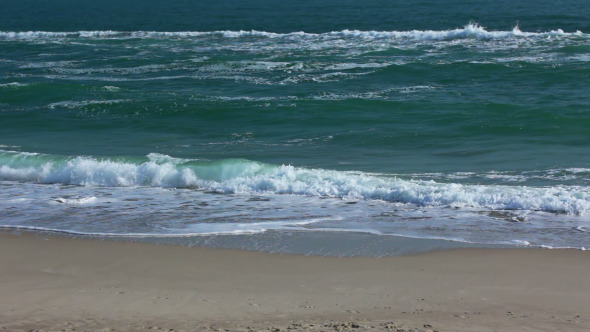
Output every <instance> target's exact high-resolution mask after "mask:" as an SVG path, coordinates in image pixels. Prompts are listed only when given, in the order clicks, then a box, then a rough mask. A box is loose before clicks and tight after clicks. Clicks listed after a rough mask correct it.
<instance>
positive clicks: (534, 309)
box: [0, 233, 590, 331]
mask: <svg viewBox="0 0 590 332" xmlns="http://www.w3.org/2000/svg"><path fill="white" fill-rule="evenodd" d="M2 330H9V331H19V330H25V331H29V330H57V331H72V330H76V331H81V330H103V331H110V330H115V331H144V330H165V331H170V330H175V331H208V330H221V331H223V330H229V331H249V330H262V331H339V330H340V331H365V330H369V331H373V330H375V331H377V330H384V331H388V330H393V331H427V330H433V331H589V330H590V252H583V251H577V250H540V249H539V250H537V249H516V250H515V249H460V250H449V251H441V252H434V253H427V254H419V255H413V256H404V257H389V258H326V257H305V256H294V255H278V254H266V253H257V252H244V251H233V250H218V249H200V248H188V247H179V246H163V245H155V244H148V243H124V242H115V241H98V240H89V239H70V238H63V237H53V236H44V235H35V234H22V235H14V234H6V233H4V234H0V331H2Z"/></svg>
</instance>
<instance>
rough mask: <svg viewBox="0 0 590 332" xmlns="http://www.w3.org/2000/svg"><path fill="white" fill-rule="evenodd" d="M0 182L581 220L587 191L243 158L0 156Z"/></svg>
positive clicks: (589, 198) (588, 208) (589, 201)
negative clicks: (310, 198) (193, 192)
mask: <svg viewBox="0 0 590 332" xmlns="http://www.w3.org/2000/svg"><path fill="white" fill-rule="evenodd" d="M0 179H2V180H12V181H24V182H36V183H62V184H70V185H72V184H73V185H82V186H107V187H129V186H148V187H150V186H151V187H168V188H196V189H200V190H207V191H216V192H221V193H240V194H259V193H266V194H294V195H308V196H317V197H336V198H341V199H347V200H381V201H386V202H396V203H406V204H414V205H418V206H438V207H468V208H481V209H486V210H530V211H546V212H554V213H561V214H573V215H587V214H588V212H590V188H588V187H582V186H552V187H528V186H506V185H465V184H460V183H437V182H435V181H423V180H406V179H400V178H397V177H393V178H392V177H387V176H376V175H369V174H365V173H359V172H343V171H334V170H323V169H308V168H299V167H293V166H289V165H282V166H278V165H271V164H265V163H261V162H256V161H249V160H244V159H228V160H220V161H199V160H194V159H180V158H173V157H170V156H166V155H162V154H155V153H153V154H150V155H148V157H147V160H142V161H125V160H111V159H96V158H91V157H82V156H78V157H73V158H59V157H52V156H47V155H41V154H30V153H29V154H26V153H19V152H7V151H5V152H0Z"/></svg>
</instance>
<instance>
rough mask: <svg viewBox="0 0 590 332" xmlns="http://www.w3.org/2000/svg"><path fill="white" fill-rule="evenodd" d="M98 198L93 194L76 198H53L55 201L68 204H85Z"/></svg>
mask: <svg viewBox="0 0 590 332" xmlns="http://www.w3.org/2000/svg"><path fill="white" fill-rule="evenodd" d="M97 200H98V199H97V198H96V197H94V196H91V197H78V198H64V197H58V198H56V199H55V201H56V202H58V203H62V204H68V205H86V204H91V203H94V202H96V201H97Z"/></svg>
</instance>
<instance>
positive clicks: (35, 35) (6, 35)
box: [0, 23, 588, 40]
mask: <svg viewBox="0 0 590 332" xmlns="http://www.w3.org/2000/svg"><path fill="white" fill-rule="evenodd" d="M211 36H213V37H215V36H219V37H223V38H243V37H261V38H273V39H274V38H289V39H301V38H303V39H309V38H363V39H399V38H407V39H416V40H443V39H463V38H478V39H502V38H512V37H545V38H546V37H558V36H577V37H588V35H587V34H585V33H582V32H581V31H576V32H564V31H563V30H562V29H557V30H552V31H548V32H523V31H521V30H520V28H519V27H518V26H517V27H514V28H513V29H512V30H509V31H488V30H487V29H485V28H484V27H482V26H480V25H478V24H475V23H470V24H467V25H466V26H464V27H463V28H456V29H449V30H408V31H361V30H348V29H346V30H342V31H333V32H326V33H306V32H301V31H300V32H291V33H274V32H266V31H256V30H251V31H243V30H240V31H228V30H222V31H178V32H166V31H110V30H106V31H75V32H51V31H22V32H19V31H2V32H0V39H4V40H47V39H56V38H58V39H63V38H84V39H131V38H140V39H141V38H200V37H211Z"/></svg>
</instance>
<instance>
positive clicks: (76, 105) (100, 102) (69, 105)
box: [47, 99, 130, 109]
mask: <svg viewBox="0 0 590 332" xmlns="http://www.w3.org/2000/svg"><path fill="white" fill-rule="evenodd" d="M129 101H130V100H126V99H115V100H80V101H74V100H66V101H60V102H56V103H51V104H49V105H47V107H48V108H50V109H55V108H57V107H64V108H81V107H85V106H89V105H111V104H119V103H125V102H129Z"/></svg>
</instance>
